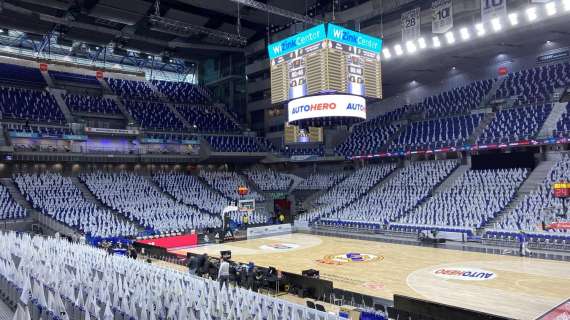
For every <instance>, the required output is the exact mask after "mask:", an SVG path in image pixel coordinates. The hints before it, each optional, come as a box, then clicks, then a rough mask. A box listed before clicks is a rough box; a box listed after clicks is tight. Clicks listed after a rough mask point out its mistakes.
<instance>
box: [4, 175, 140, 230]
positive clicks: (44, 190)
mask: <svg viewBox="0 0 570 320" xmlns="http://www.w3.org/2000/svg"><path fill="white" fill-rule="evenodd" d="M13 179H14V181H15V182H16V185H17V186H18V189H20V192H22V194H23V195H24V196H25V197H26V200H27V201H28V202H29V203H31V204H32V205H33V207H34V208H36V209H38V210H39V211H40V212H41V213H43V214H45V215H47V216H49V217H52V218H53V219H55V220H57V221H59V222H61V223H63V224H65V225H67V226H70V227H72V228H75V229H77V230H79V231H81V232H82V233H84V234H89V235H91V236H94V237H95V236H96V237H113V236H130V235H135V234H136V233H137V230H136V228H135V226H134V225H133V224H132V223H129V222H126V221H124V220H121V219H119V218H117V217H116V216H115V215H114V214H113V213H112V212H111V211H109V210H107V209H101V208H98V207H97V206H96V205H95V204H94V203H92V202H89V201H88V200H87V199H85V197H83V194H82V193H81V191H80V190H79V188H77V187H76V186H75V185H74V184H73V182H72V180H71V178H69V177H64V176H62V175H60V174H58V173H41V174H15V175H14V176H13Z"/></svg>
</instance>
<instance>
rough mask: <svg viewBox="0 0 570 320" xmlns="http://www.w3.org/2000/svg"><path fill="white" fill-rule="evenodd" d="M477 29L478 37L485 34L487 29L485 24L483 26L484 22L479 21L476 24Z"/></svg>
mask: <svg viewBox="0 0 570 320" xmlns="http://www.w3.org/2000/svg"><path fill="white" fill-rule="evenodd" d="M475 31H477V36H478V37H482V36H484V35H485V33H486V31H485V26H483V24H482V23H478V24H476V25H475Z"/></svg>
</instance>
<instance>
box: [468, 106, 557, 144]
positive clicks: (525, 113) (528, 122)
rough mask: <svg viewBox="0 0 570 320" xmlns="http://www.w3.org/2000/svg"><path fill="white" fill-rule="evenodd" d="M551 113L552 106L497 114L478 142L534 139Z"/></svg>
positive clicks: (508, 110) (533, 107)
mask: <svg viewBox="0 0 570 320" xmlns="http://www.w3.org/2000/svg"><path fill="white" fill-rule="evenodd" d="M551 111H552V105H551V104H544V105H536V106H526V107H518V108H510V109H503V110H501V111H499V112H497V113H496V116H495V118H494V119H493V120H492V121H491V123H490V124H489V125H488V126H487V127H486V128H485V131H483V133H482V134H481V136H480V137H479V139H478V141H477V142H478V143H479V144H489V143H508V142H515V141H521V140H527V139H533V138H535V137H536V135H537V134H538V132H539V131H540V128H542V125H543V124H544V121H545V120H546V118H547V117H548V115H549V114H550V112H551Z"/></svg>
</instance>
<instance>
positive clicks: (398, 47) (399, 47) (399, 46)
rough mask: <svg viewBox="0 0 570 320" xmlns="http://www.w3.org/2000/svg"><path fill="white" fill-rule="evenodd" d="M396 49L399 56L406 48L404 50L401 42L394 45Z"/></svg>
mask: <svg viewBox="0 0 570 320" xmlns="http://www.w3.org/2000/svg"><path fill="white" fill-rule="evenodd" d="M394 51H396V55H397V56H401V55H402V54H404V50H402V46H401V45H399V44H397V45H395V46H394Z"/></svg>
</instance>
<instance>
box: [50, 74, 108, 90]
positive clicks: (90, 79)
mask: <svg viewBox="0 0 570 320" xmlns="http://www.w3.org/2000/svg"><path fill="white" fill-rule="evenodd" d="M49 76H50V77H51V78H52V79H54V80H55V81H62V82H69V83H76V84H84V85H89V86H96V87H100V86H101V83H100V82H99V80H97V78H95V77H94V76H89V75H86V74H78V73H69V72H61V71H51V70H50V71H49Z"/></svg>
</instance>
